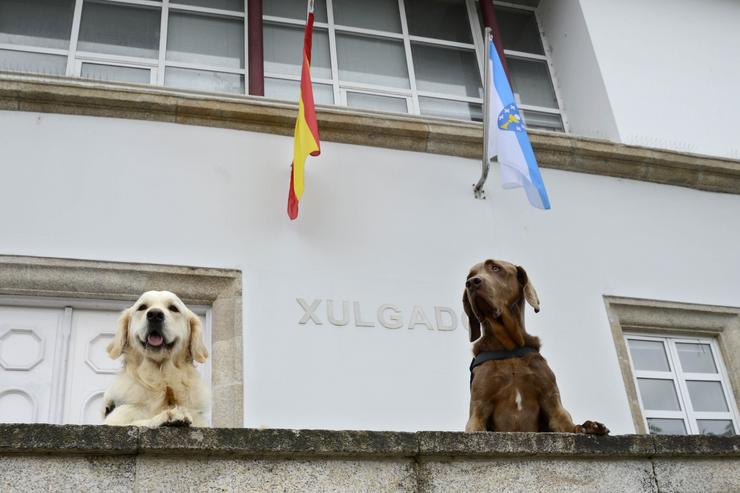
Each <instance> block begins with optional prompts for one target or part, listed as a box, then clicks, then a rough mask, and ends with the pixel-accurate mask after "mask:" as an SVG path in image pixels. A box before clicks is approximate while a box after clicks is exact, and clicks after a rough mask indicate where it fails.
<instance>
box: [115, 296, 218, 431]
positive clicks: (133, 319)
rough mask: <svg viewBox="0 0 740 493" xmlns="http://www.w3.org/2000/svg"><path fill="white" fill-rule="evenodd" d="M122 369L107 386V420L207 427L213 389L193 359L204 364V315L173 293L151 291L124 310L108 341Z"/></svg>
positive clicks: (116, 423) (205, 352)
mask: <svg viewBox="0 0 740 493" xmlns="http://www.w3.org/2000/svg"><path fill="white" fill-rule="evenodd" d="M107 350H108V354H109V355H110V357H111V358H113V359H116V358H118V357H119V356H121V354H123V371H122V372H121V373H120V374H119V375H118V376H117V377H116V379H115V380H114V381H113V384H112V385H111V386H110V388H109V389H108V390H107V391H106V393H105V396H104V402H105V420H104V421H103V423H104V424H106V425H119V426H125V425H132V426H147V427H150V428H155V427H157V426H162V425H165V426H189V425H191V424H192V425H193V426H207V424H208V423H207V422H206V418H205V413H206V412H207V411H208V405H209V401H210V393H209V391H208V388H207V387H206V385H205V384H204V383H203V381H202V380H201V378H200V376H199V375H198V372H197V370H196V369H195V366H194V365H193V361H197V362H198V363H203V362H204V361H205V360H206V358H207V357H208V349H207V348H206V346H205V344H204V343H203V329H202V327H201V323H200V319H199V318H198V316H197V315H195V314H194V313H193V312H192V311H190V309H188V307H186V306H185V304H184V303H183V302H182V301H181V300H180V298H178V297H177V296H176V295H174V294H173V293H170V292H169V291H147V292H146V293H144V294H142V295H141V298H139V299H138V301H137V302H136V303H134V305H133V306H132V307H131V308H128V309H126V310H124V311H123V313H121V318H120V319H119V320H118V330H117V331H116V335H115V337H114V338H113V340H112V341H111V343H110V344H109V345H108V348H107Z"/></svg>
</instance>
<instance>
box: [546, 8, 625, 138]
mask: <svg viewBox="0 0 740 493" xmlns="http://www.w3.org/2000/svg"><path fill="white" fill-rule="evenodd" d="M537 19H538V21H539V24H540V29H542V33H543V35H544V39H545V41H546V44H547V48H548V54H549V56H550V61H551V62H552V66H553V70H554V75H555V81H556V83H557V86H558V90H559V94H560V100H561V102H562V105H563V108H562V109H563V112H564V114H565V117H566V118H567V120H568V127H569V128H568V130H569V131H570V132H572V133H573V134H575V135H582V136H586V137H596V138H601V139H608V140H611V141H613V142H620V138H619V131H618V130H617V124H616V121H615V119H614V113H613V112H612V107H611V103H610V101H609V97H608V95H607V92H606V86H605V85H604V80H603V78H602V74H601V69H600V68H599V61H598V60H597V59H596V55H595V53H594V47H593V45H592V44H591V35H590V34H589V30H588V26H587V25H586V21H585V19H584V18H583V12H582V10H581V4H580V2H579V0H543V1H542V2H540V5H539V8H538V9H537Z"/></svg>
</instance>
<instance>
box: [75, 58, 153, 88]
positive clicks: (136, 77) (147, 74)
mask: <svg viewBox="0 0 740 493" xmlns="http://www.w3.org/2000/svg"><path fill="white" fill-rule="evenodd" d="M80 75H81V76H82V77H85V78H88V79H95V80H105V81H109V80H112V81H117V82H134V83H137V84H149V83H150V82H151V70H150V69H148V68H135V67H119V66H116V65H101V64H97V63H83V64H82V70H81V72H80Z"/></svg>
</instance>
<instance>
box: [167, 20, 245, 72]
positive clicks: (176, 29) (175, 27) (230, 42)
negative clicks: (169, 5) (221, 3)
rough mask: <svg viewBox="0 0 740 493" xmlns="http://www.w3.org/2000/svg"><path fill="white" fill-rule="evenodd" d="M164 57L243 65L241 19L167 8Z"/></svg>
mask: <svg viewBox="0 0 740 493" xmlns="http://www.w3.org/2000/svg"><path fill="white" fill-rule="evenodd" d="M167 61H175V62H187V63H198V64H202V65H211V66H215V67H229V68H244V21H243V20H242V19H227V18H224V17H215V16H206V15H198V14H195V15H193V14H184V13H179V12H170V17H169V27H168V29H167Z"/></svg>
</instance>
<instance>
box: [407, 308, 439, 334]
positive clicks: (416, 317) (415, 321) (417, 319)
mask: <svg viewBox="0 0 740 493" xmlns="http://www.w3.org/2000/svg"><path fill="white" fill-rule="evenodd" d="M419 324H421V325H426V328H427V329H429V330H434V327H432V324H431V322H429V319H428V318H427V316H426V315H425V314H424V310H423V309H422V308H421V307H420V306H419V305H414V309H413V310H411V320H409V329H413V328H414V326H416V325H419Z"/></svg>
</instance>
